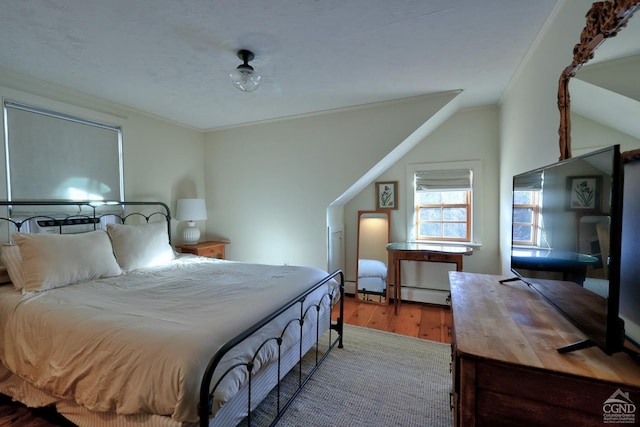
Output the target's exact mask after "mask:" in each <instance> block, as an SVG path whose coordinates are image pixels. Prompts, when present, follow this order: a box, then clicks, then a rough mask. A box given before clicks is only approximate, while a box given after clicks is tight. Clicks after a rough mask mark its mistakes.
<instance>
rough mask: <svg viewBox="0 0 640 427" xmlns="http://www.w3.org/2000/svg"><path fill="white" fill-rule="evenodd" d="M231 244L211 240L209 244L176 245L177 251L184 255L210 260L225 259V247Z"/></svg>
mask: <svg viewBox="0 0 640 427" xmlns="http://www.w3.org/2000/svg"><path fill="white" fill-rule="evenodd" d="M229 243H231V242H224V241H219V240H210V241H207V242H198V243H196V244H194V245H186V244H182V245H176V249H179V250H180V252H182V253H183V254H194V255H198V256H206V257H210V258H218V259H225V258H224V247H225V246H226V245H228V244H229Z"/></svg>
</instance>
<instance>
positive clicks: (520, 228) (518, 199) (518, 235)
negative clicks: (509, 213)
mask: <svg viewBox="0 0 640 427" xmlns="http://www.w3.org/2000/svg"><path fill="white" fill-rule="evenodd" d="M541 192H542V173H540V174H537V175H531V176H526V177H518V179H517V180H515V181H514V188H513V244H514V245H522V246H539V245H540V240H541V238H542V236H541V231H540V230H541V227H540V225H541V224H540V223H541V222H542V218H541V216H540V208H541V202H542V197H541Z"/></svg>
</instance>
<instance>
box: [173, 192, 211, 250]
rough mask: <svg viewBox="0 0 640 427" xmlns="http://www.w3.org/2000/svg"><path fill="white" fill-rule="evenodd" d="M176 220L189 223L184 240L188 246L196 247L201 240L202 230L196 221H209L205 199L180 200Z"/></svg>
mask: <svg viewBox="0 0 640 427" xmlns="http://www.w3.org/2000/svg"><path fill="white" fill-rule="evenodd" d="M176 219H177V220H178V221H187V224H188V227H187V228H185V229H184V231H183V233H182V240H183V241H184V243H186V244H188V245H195V244H196V243H198V240H200V230H199V229H198V227H196V221H200V220H205V219H207V208H206V206H205V204H204V199H178V206H177V209H176Z"/></svg>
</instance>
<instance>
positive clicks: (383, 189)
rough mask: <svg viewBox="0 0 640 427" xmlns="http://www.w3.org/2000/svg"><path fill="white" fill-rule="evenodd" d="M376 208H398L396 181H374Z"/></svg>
mask: <svg viewBox="0 0 640 427" xmlns="http://www.w3.org/2000/svg"><path fill="white" fill-rule="evenodd" d="M376 209H398V181H385V182H376Z"/></svg>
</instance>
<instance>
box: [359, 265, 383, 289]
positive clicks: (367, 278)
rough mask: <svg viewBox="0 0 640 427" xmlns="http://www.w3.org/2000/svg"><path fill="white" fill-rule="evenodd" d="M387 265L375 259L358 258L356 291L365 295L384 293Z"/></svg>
mask: <svg viewBox="0 0 640 427" xmlns="http://www.w3.org/2000/svg"><path fill="white" fill-rule="evenodd" d="M386 291H387V265H386V264H385V263H384V262H382V261H379V260H377V259H367V258H361V259H359V260H358V292H362V293H363V294H364V295H365V296H366V295H383V296H384V295H386Z"/></svg>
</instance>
